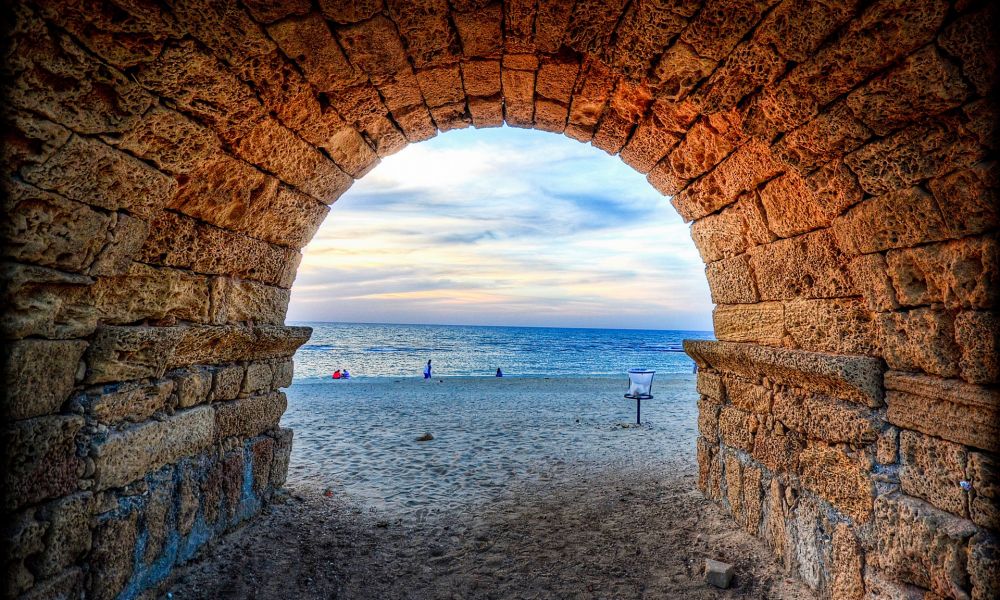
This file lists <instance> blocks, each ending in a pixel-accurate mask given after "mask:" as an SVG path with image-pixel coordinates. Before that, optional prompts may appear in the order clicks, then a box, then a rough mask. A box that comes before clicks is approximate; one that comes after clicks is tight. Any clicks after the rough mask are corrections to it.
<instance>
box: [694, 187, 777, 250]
mask: <svg viewBox="0 0 1000 600" xmlns="http://www.w3.org/2000/svg"><path fill="white" fill-rule="evenodd" d="M691 238H692V239H693V240H694V244H695V246H696V247H697V248H698V252H699V253H700V254H701V258H702V260H704V261H705V262H713V261H716V260H719V259H722V258H730V257H732V256H736V255H738V254H742V253H744V252H746V251H747V250H748V249H750V248H753V247H755V246H759V245H761V244H767V243H769V242H772V241H774V240H775V236H774V234H773V233H771V230H770V229H769V228H768V223H767V222H766V221H765V220H764V213H763V211H762V210H761V208H760V203H759V200H758V198H757V194H756V193H754V192H751V193H748V194H744V195H742V196H741V197H740V199H739V200H737V201H736V202H735V203H734V204H732V205H731V206H729V207H727V208H724V209H723V210H721V211H719V212H718V213H715V214H713V215H709V216H707V217H705V218H703V219H699V220H697V221H695V222H694V224H692V225H691Z"/></svg>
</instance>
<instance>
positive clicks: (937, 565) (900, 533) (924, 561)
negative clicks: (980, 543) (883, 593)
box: [868, 494, 976, 598]
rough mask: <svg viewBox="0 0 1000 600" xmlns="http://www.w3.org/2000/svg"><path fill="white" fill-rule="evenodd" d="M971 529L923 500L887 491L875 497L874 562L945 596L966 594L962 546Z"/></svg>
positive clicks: (965, 522) (968, 524) (871, 554)
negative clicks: (887, 492)
mask: <svg viewBox="0 0 1000 600" xmlns="http://www.w3.org/2000/svg"><path fill="white" fill-rule="evenodd" d="M975 532H976V527H975V526H974V525H973V524H972V523H970V522H969V521H966V520H964V519H960V518H958V517H954V516H952V515H949V514H948V513H946V512H942V511H940V510H937V509H936V508H934V507H932V506H931V505H929V504H927V503H926V502H924V501H922V500H918V499H916V498H911V497H909V496H904V495H901V494H891V495H885V496H880V497H879V498H878V499H877V500H876V501H875V540H876V547H875V550H874V551H873V552H870V553H869V554H868V558H869V560H871V562H872V563H874V565H873V566H875V567H877V568H881V569H882V570H884V571H885V572H886V573H887V574H888V575H889V576H890V577H892V578H893V579H897V580H899V581H903V582H906V583H911V584H914V585H918V586H920V587H923V588H928V589H930V590H931V591H933V592H935V593H937V594H939V595H941V596H944V597H950V598H956V597H957V598H962V597H968V593H969V589H968V579H967V578H966V575H965V568H964V562H965V560H966V558H965V557H966V552H967V550H966V544H967V543H968V539H969V538H970V537H972V535H973V534H974V533H975Z"/></svg>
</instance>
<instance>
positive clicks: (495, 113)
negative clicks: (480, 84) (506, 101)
mask: <svg viewBox="0 0 1000 600" xmlns="http://www.w3.org/2000/svg"><path fill="white" fill-rule="evenodd" d="M469 116H470V117H472V124H473V125H474V126H475V127H479V128H482V127H500V126H501V125H503V101H502V99H501V98H500V96H499V95H497V96H494V97H492V98H469Z"/></svg>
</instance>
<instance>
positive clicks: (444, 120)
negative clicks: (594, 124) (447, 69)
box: [431, 102, 565, 131]
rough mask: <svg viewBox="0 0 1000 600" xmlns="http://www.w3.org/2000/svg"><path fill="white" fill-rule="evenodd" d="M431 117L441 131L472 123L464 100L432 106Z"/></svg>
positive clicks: (464, 126) (459, 127)
mask: <svg viewBox="0 0 1000 600" xmlns="http://www.w3.org/2000/svg"><path fill="white" fill-rule="evenodd" d="M431 118H432V119H434V124H435V125H436V126H437V128H438V129H439V130H441V131H451V130H452V129H465V128H466V127H468V126H469V125H471V124H472V119H471V118H470V117H469V114H468V111H467V110H466V106H465V102H456V103H454V104H446V105H445V106H438V107H436V108H432V109H431ZM564 120H565V119H564Z"/></svg>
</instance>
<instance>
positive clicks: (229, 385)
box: [212, 365, 246, 402]
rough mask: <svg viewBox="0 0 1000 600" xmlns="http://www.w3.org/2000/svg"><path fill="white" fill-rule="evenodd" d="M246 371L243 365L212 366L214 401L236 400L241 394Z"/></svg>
mask: <svg viewBox="0 0 1000 600" xmlns="http://www.w3.org/2000/svg"><path fill="white" fill-rule="evenodd" d="M245 373H246V369H245V367H243V365H228V366H221V367H214V368H212V401H213V402H219V401H222V400H235V399H236V397H237V396H239V395H240V389H241V388H242V386H243V377H244V376H245Z"/></svg>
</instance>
